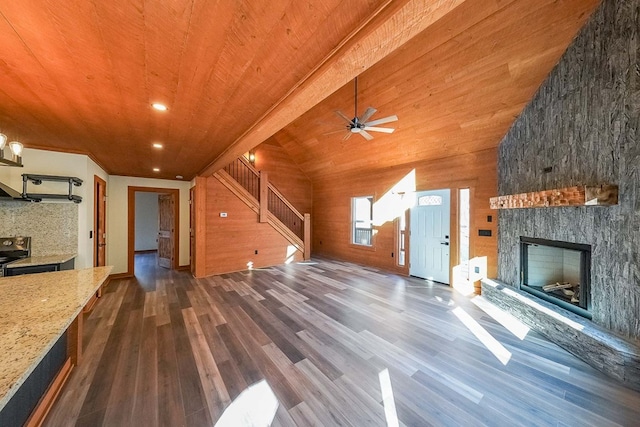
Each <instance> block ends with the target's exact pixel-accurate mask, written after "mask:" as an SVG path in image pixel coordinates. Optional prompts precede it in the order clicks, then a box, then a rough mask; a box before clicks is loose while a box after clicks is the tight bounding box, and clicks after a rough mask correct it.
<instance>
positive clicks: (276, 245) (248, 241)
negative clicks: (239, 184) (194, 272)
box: [205, 177, 302, 276]
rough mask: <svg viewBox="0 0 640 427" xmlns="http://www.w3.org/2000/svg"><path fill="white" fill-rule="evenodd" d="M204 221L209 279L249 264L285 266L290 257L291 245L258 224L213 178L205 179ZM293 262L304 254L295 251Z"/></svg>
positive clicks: (242, 205)
mask: <svg viewBox="0 0 640 427" xmlns="http://www.w3.org/2000/svg"><path fill="white" fill-rule="evenodd" d="M221 212H226V213H227V217H226V218H222V217H220V213H221ZM205 221H206V224H205V226H206V232H205V238H206V247H207V249H206V256H205V265H206V267H205V275H206V276H209V275H213V274H222V273H227V272H231V271H240V270H246V269H247V263H248V262H253V267H254V268H259V267H266V266H271V265H277V264H283V263H285V261H286V260H287V259H288V257H289V256H291V254H290V253H289V254H288V252H287V251H288V249H289V247H290V244H289V242H288V241H287V240H286V239H285V238H284V237H282V235H280V234H279V233H278V232H277V231H275V230H274V229H273V228H272V227H271V226H270V225H269V224H267V223H259V222H258V215H257V214H256V213H255V212H253V211H252V210H251V209H250V208H249V207H248V206H247V205H246V204H244V203H243V202H242V201H240V199H238V198H237V197H236V196H235V195H234V194H233V193H231V191H229V190H228V189H227V188H226V187H225V186H223V185H222V184H221V183H220V182H219V181H218V180H217V179H216V178H214V177H209V178H206V214H205ZM255 250H258V254H257V255H256V254H255ZM292 260H294V261H301V260H302V253H301V252H300V251H295V252H294V253H293V258H292Z"/></svg>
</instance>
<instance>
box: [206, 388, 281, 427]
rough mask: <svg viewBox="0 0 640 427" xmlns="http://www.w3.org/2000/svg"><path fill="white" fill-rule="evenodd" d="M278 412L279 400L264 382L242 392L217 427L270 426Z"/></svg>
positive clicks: (224, 413) (226, 410)
mask: <svg viewBox="0 0 640 427" xmlns="http://www.w3.org/2000/svg"><path fill="white" fill-rule="evenodd" d="M277 410H278V398H277V397H276V395H275V394H274V393H273V390H271V387H270V386H269V384H268V383H267V382H266V381H265V380H262V381H260V382H257V383H255V384H253V385H251V386H249V387H247V388H246V389H245V390H243V391H242V393H240V394H239V395H238V397H236V398H235V399H234V401H233V402H231V405H229V406H228V407H227V409H225V410H224V412H223V413H222V416H221V417H220V419H219V420H218V422H217V423H216V424H215V427H264V426H270V425H271V422H272V421H273V418H274V417H275V416H276V411H277Z"/></svg>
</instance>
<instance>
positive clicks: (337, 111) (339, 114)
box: [335, 110, 352, 124]
mask: <svg viewBox="0 0 640 427" xmlns="http://www.w3.org/2000/svg"><path fill="white" fill-rule="evenodd" d="M335 113H336V114H337V115H338V117H341V118H343V119H344V120H345V121H346V122H347V123H349V124H351V123H352V120H351V119H350V118H349V117H347V116H346V115H345V114H344V113H343V112H342V111H340V110H336V111H335Z"/></svg>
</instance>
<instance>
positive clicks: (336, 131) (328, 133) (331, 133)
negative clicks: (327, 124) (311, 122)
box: [322, 127, 349, 136]
mask: <svg viewBox="0 0 640 427" xmlns="http://www.w3.org/2000/svg"><path fill="white" fill-rule="evenodd" d="M347 130H349V129H348V127H347ZM338 132H344V129H340V130H332V131H331V132H325V133H323V134H322V135H323V136H327V135H333V134H334V133H338Z"/></svg>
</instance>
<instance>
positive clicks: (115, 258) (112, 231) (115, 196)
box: [0, 148, 191, 274]
mask: <svg viewBox="0 0 640 427" xmlns="http://www.w3.org/2000/svg"><path fill="white" fill-rule="evenodd" d="M23 154H24V155H23V163H24V167H22V168H15V167H0V181H2V182H3V183H5V184H7V185H9V186H10V187H13V188H14V189H15V190H17V191H19V192H22V174H23V173H33V174H41V175H64V176H75V177H78V178H80V179H82V180H83V181H84V183H83V185H82V186H80V187H75V188H74V194H77V195H78V196H82V203H80V204H79V205H78V257H77V258H76V268H86V267H91V266H93V239H92V238H91V239H90V238H89V232H90V231H92V230H93V210H94V206H93V197H94V188H93V180H94V178H93V177H94V175H97V176H99V177H100V178H102V179H104V180H105V181H106V182H107V265H113V266H114V268H113V271H112V273H113V274H117V273H125V272H126V271H127V250H128V247H127V237H128V234H127V220H128V216H127V215H128V211H127V209H128V206H127V197H128V187H129V186H136V187H156V188H175V189H178V190H180V198H179V199H180V208H179V214H180V241H179V242H178V244H179V246H178V247H179V251H180V259H179V260H178V261H179V264H180V265H188V264H189V188H190V187H191V183H189V182H185V181H172V180H162V179H148V178H136V177H126V176H115V175H113V176H110V175H107V173H106V172H105V171H104V170H103V169H102V168H100V167H99V166H98V165H97V164H96V163H95V162H94V161H92V160H91V159H90V158H89V157H88V156H85V155H80V154H69V153H58V152H54V151H45V150H35V149H29V148H25V150H24V153H23ZM53 185H54V186H55V185H56V184H55V183H54V184H53ZM58 185H60V184H58ZM40 189H41V190H42V191H43V192H45V191H48V190H52V191H56V192H58V191H59V190H60V187H58V186H55V188H54V187H51V184H46V185H45V184H43V185H42V187H39V190H40ZM65 191H66V189H65ZM47 203H52V202H47ZM55 203H60V202H55ZM62 203H69V202H62Z"/></svg>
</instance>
